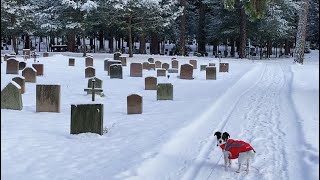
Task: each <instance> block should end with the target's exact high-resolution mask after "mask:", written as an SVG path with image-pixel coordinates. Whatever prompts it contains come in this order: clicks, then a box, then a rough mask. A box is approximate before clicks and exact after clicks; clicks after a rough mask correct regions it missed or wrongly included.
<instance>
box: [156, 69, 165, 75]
mask: <svg viewBox="0 0 320 180" xmlns="http://www.w3.org/2000/svg"><path fill="white" fill-rule="evenodd" d="M157 76H166V70H165V69H157Z"/></svg>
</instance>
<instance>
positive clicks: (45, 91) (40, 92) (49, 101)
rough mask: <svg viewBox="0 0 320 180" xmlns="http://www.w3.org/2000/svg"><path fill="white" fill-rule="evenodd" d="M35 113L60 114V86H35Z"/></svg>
mask: <svg viewBox="0 0 320 180" xmlns="http://www.w3.org/2000/svg"><path fill="white" fill-rule="evenodd" d="M36 98H37V100H36V112H57V113H59V112H60V85H47V84H37V86H36Z"/></svg>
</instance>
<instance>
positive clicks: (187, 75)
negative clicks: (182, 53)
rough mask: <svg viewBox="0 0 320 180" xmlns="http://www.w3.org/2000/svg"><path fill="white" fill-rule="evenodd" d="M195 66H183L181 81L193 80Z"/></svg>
mask: <svg viewBox="0 0 320 180" xmlns="http://www.w3.org/2000/svg"><path fill="white" fill-rule="evenodd" d="M192 75H193V66H192V65H191V64H183V65H181V68H180V79H193V77H192Z"/></svg>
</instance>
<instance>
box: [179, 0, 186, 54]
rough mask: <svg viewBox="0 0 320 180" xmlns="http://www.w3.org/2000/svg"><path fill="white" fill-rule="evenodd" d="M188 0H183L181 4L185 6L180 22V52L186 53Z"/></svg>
mask: <svg viewBox="0 0 320 180" xmlns="http://www.w3.org/2000/svg"><path fill="white" fill-rule="evenodd" d="M186 4H187V2H186V0H181V6H182V8H183V12H182V16H181V24H180V54H181V55H182V56H184V55H185V44H186V38H185V34H186Z"/></svg>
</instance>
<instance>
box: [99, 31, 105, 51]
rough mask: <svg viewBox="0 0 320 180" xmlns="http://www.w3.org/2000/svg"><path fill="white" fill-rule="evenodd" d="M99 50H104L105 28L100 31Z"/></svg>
mask: <svg viewBox="0 0 320 180" xmlns="http://www.w3.org/2000/svg"><path fill="white" fill-rule="evenodd" d="M98 38H99V50H104V43H103V40H104V38H103V30H100V31H99V37H98Z"/></svg>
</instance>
